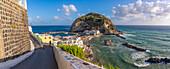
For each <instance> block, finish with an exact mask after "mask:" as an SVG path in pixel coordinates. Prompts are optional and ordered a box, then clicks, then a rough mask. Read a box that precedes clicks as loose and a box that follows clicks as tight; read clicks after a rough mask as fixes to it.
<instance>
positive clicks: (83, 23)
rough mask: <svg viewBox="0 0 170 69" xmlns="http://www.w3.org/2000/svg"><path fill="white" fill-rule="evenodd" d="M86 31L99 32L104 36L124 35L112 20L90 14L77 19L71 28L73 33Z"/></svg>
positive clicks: (96, 14)
mask: <svg viewBox="0 0 170 69" xmlns="http://www.w3.org/2000/svg"><path fill="white" fill-rule="evenodd" d="M85 30H99V31H100V32H101V33H103V34H122V32H120V31H118V30H117V29H116V27H115V25H114V24H113V23H112V22H111V20H110V19H108V18H106V17H105V16H104V15H100V14H98V13H89V14H87V15H85V16H82V17H80V18H77V19H76V20H75V21H74V23H73V24H72V26H71V28H70V31H71V32H83V31H85Z"/></svg>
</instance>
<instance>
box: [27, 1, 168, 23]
mask: <svg viewBox="0 0 170 69" xmlns="http://www.w3.org/2000/svg"><path fill="white" fill-rule="evenodd" d="M27 3H28V9H27V10H28V21H29V25H71V24H72V23H73V22H74V21H75V19H76V18H78V17H81V16H83V15H86V14H88V13H90V12H94V13H99V14H102V15H104V16H106V17H107V18H109V19H110V20H111V21H112V23H113V24H115V25H170V0H27Z"/></svg>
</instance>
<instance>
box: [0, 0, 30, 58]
mask: <svg viewBox="0 0 170 69" xmlns="http://www.w3.org/2000/svg"><path fill="white" fill-rule="evenodd" d="M0 30H1V31H0V37H1V38H0V41H1V42H0V52H1V54H0V59H1V60H2V61H6V60H9V59H13V58H15V57H18V56H20V55H22V54H24V53H26V52H28V51H30V50H31V47H30V41H29V40H30V36H29V31H28V16H27V10H26V9H25V8H24V7H23V6H21V5H20V4H18V3H17V2H15V1H13V0H0Z"/></svg>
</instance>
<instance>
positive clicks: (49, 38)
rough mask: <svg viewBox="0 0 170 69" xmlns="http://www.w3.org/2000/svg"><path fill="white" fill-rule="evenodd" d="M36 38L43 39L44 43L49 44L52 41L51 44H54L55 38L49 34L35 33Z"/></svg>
mask: <svg viewBox="0 0 170 69" xmlns="http://www.w3.org/2000/svg"><path fill="white" fill-rule="evenodd" d="M35 35H36V36H38V37H40V38H41V39H42V42H43V43H49V42H50V41H51V43H52V42H53V36H52V35H49V34H38V33H35Z"/></svg>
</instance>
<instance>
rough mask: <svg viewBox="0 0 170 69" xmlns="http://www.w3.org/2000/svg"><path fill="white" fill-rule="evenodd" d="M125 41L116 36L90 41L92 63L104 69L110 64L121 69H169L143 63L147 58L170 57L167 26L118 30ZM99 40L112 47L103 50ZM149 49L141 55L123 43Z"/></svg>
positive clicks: (126, 27) (169, 27)
mask: <svg viewBox="0 0 170 69" xmlns="http://www.w3.org/2000/svg"><path fill="white" fill-rule="evenodd" d="M117 28H118V29H119V30H120V31H123V32H124V35H123V36H125V37H126V38H127V39H126V40H124V39H121V38H118V37H116V36H101V37H97V38H94V39H92V41H91V44H92V46H93V52H94V54H95V57H94V59H93V62H96V63H99V64H100V65H105V64H107V63H108V62H110V63H111V64H112V65H113V66H115V65H116V66H118V67H119V68H121V69H170V64H167V65H165V64H150V65H148V63H145V62H144V60H146V59H147V58H149V57H170V26H117ZM102 39H112V46H105V45H104V44H103V43H101V40H102ZM126 42H127V43H131V44H133V45H134V46H137V47H140V48H144V49H148V50H150V52H148V53H147V52H140V51H136V50H134V49H130V48H127V47H125V46H123V45H121V44H122V43H126ZM139 66H142V67H139Z"/></svg>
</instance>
